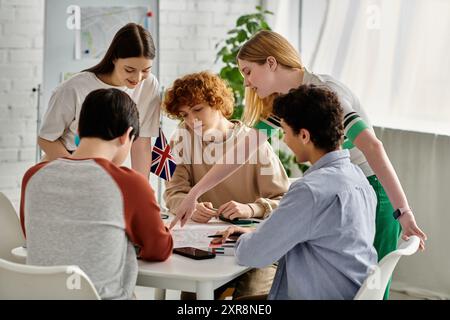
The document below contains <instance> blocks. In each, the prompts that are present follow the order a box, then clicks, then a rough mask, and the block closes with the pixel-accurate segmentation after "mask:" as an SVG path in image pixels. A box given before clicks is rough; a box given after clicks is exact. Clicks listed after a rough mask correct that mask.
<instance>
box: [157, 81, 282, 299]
mask: <svg viewBox="0 0 450 320" xmlns="http://www.w3.org/2000/svg"><path fill="white" fill-rule="evenodd" d="M163 105H164V108H165V110H166V112H167V113H168V114H169V116H171V117H172V118H177V119H180V120H181V123H180V125H179V127H178V130H177V132H176V133H175V135H174V137H173V138H172V139H171V144H172V145H173V153H174V156H175V157H176V158H178V160H177V168H176V170H175V172H174V174H173V176H172V179H171V181H169V182H167V183H166V190H165V193H164V199H165V202H166V205H167V207H168V208H169V210H170V211H171V212H175V210H176V209H177V207H178V205H179V204H180V203H181V202H182V201H183V199H184V197H185V196H186V195H187V194H188V192H189V191H190V190H191V188H193V187H194V186H195V184H196V183H197V182H198V181H199V180H200V179H201V178H202V177H203V176H204V175H205V174H206V173H207V172H208V170H209V169H210V168H211V167H213V165H214V164H215V163H217V162H220V161H222V160H223V161H239V158H240V155H239V151H240V150H236V151H237V153H238V154H237V157H236V158H237V159H222V156H223V155H225V151H226V150H227V149H229V148H234V147H235V144H236V141H237V140H238V138H239V137H240V136H245V135H247V132H248V131H249V130H250V128H248V127H246V126H244V125H243V124H242V123H241V122H240V121H238V120H229V118H230V117H231V115H232V113H233V106H234V98H233V95H232V92H231V90H230V89H229V88H228V87H227V85H226V83H225V82H224V80H222V79H221V78H219V77H218V76H217V75H215V74H212V73H210V72H200V73H193V74H189V75H186V76H184V77H182V78H180V79H177V80H175V82H174V84H173V86H172V87H171V88H170V89H168V91H167V92H166V95H165V99H164V103H163ZM243 152H244V151H243ZM288 187H289V181H288V178H287V175H286V173H285V171H284V168H283V166H282V164H281V162H280V160H279V159H278V157H277V156H276V155H275V153H274V152H273V150H272V148H271V146H270V145H269V144H268V143H267V142H266V143H265V144H264V145H263V146H262V147H261V148H260V150H259V153H258V154H257V156H256V157H255V158H252V159H251V160H250V161H249V162H248V163H245V164H244V165H243V166H242V167H241V168H240V169H239V170H238V171H237V172H235V173H234V174H233V175H231V176H230V177H229V178H228V179H226V180H225V181H223V182H222V183H220V184H219V185H217V186H216V187H214V188H213V189H211V190H209V191H208V192H206V193H205V194H204V195H203V196H201V197H200V198H199V200H198V203H197V205H196V210H195V212H194V214H193V216H192V220H193V221H195V222H199V223H207V222H208V221H209V220H210V219H211V218H213V217H217V216H218V215H220V214H223V216H225V217H226V218H229V219H234V218H260V219H264V218H267V217H268V216H269V215H270V214H271V212H272V211H273V210H274V209H275V208H276V207H277V206H278V203H279V201H280V199H281V198H282V196H283V195H284V193H285V192H286V191H287V189H288ZM274 274H275V269H274V267H272V266H270V267H267V268H263V269H255V270H253V271H250V272H249V273H247V274H245V275H243V277H242V278H240V279H239V280H238V281H237V285H236V290H235V293H234V297H237V296H243V295H249V294H261V293H267V292H268V290H269V289H270V286H271V283H272V280H273V275H274ZM185 296H186V295H185Z"/></svg>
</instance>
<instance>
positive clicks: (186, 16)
mask: <svg viewBox="0 0 450 320" xmlns="http://www.w3.org/2000/svg"><path fill="white" fill-rule="evenodd" d="M260 3H261V1H260V0H246V1H243V0H163V1H161V5H160V23H161V25H160V49H161V55H160V57H159V59H160V67H161V69H160V82H161V84H162V85H164V86H165V87H168V86H170V85H171V84H172V82H173V81H174V80H175V79H176V78H177V77H179V76H181V75H183V74H185V73H188V72H193V71H200V70H204V69H209V70H212V71H218V70H219V69H220V65H217V64H215V63H214V61H215V59H216V50H215V48H214V47H215V45H216V43H217V42H218V41H219V40H221V39H223V38H225V37H226V33H227V31H228V30H230V29H231V28H232V27H233V26H234V24H235V22H236V19H237V18H238V17H239V16H241V15H243V14H245V13H251V12H254V11H255V6H256V5H258V4H260Z"/></svg>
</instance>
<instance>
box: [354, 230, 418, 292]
mask: <svg viewBox="0 0 450 320" xmlns="http://www.w3.org/2000/svg"><path fill="white" fill-rule="evenodd" d="M419 244H420V239H419V237H417V236H411V237H410V238H409V240H408V241H404V242H403V243H401V244H400V246H399V247H398V249H397V250H395V251H392V252H391V253H389V254H388V255H386V256H385V257H384V258H383V259H381V261H380V262H378V265H377V266H376V267H375V268H373V270H371V273H370V274H369V276H368V277H367V279H366V280H365V281H364V283H363V284H362V286H361V288H360V289H359V290H358V292H357V293H356V296H355V298H354V300H383V296H384V292H385V290H386V286H387V284H388V282H389V279H390V278H391V276H392V273H393V272H394V269H395V266H396V265H397V263H398V261H399V260H400V258H401V257H402V256H410V255H412V254H414V253H415V252H416V251H417V249H418V248H419Z"/></svg>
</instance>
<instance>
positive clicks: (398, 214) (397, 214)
mask: <svg viewBox="0 0 450 320" xmlns="http://www.w3.org/2000/svg"><path fill="white" fill-rule="evenodd" d="M408 211H411V209H410V208H398V209H397V210H395V211H394V213H393V216H394V219H395V220H398V218H400V217H401V216H402V215H403V214H404V213H405V212H408Z"/></svg>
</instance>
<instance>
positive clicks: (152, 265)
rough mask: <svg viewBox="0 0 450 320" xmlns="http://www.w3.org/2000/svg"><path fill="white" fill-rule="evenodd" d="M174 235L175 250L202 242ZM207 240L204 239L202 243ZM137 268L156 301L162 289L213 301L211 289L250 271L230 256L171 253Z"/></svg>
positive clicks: (22, 253) (22, 251) (21, 251)
mask: <svg viewBox="0 0 450 320" xmlns="http://www.w3.org/2000/svg"><path fill="white" fill-rule="evenodd" d="M227 226H228V224H224V223H220V222H214V223H210V224H207V225H200V224H193V223H189V224H187V225H186V226H185V228H183V229H181V230H182V231H181V232H182V233H183V234H188V233H189V232H192V231H193V230H197V228H200V229H202V230H204V229H205V228H206V229H208V233H209V234H214V233H215V231H216V230H217V229H223V228H225V227H227ZM177 229H178V231H177ZM176 232H180V229H179V228H176V229H175V230H174V231H173V234H174V238H175V247H179V246H182V245H184V244H186V245H188V244H189V243H191V241H192V243H193V245H194V246H197V247H198V245H199V241H200V242H201V241H202V239H192V238H191V239H189V238H187V239H186V238H185V239H184V243H181V242H180V241H178V242H177V237H176V236H175V233H176ZM200 233H201V232H200ZM191 236H192V235H191ZM209 241H210V239H208V238H205V239H204V242H205V243H207V242H209ZM11 253H12V255H13V256H15V257H18V258H23V259H25V258H26V256H27V249H26V248H23V247H18V248H15V249H13V250H12V251H11ZM138 265H139V273H138V279H137V285H139V286H145V287H152V288H155V299H159V300H162V299H165V294H166V289H172V290H182V291H187V292H195V293H197V299H199V300H213V299H214V290H215V289H217V288H219V287H220V286H222V285H224V284H225V283H227V282H229V281H231V280H233V279H235V278H237V277H239V276H240V275H241V274H243V273H245V272H247V271H249V270H250V269H251V267H245V266H240V265H238V264H237V263H236V258H235V257H234V256H219V255H217V256H216V257H215V258H213V259H206V260H193V259H190V258H187V257H183V256H180V255H178V254H173V255H172V256H171V257H170V258H169V259H167V260H166V261H164V262H148V261H143V260H139V261H138Z"/></svg>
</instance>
